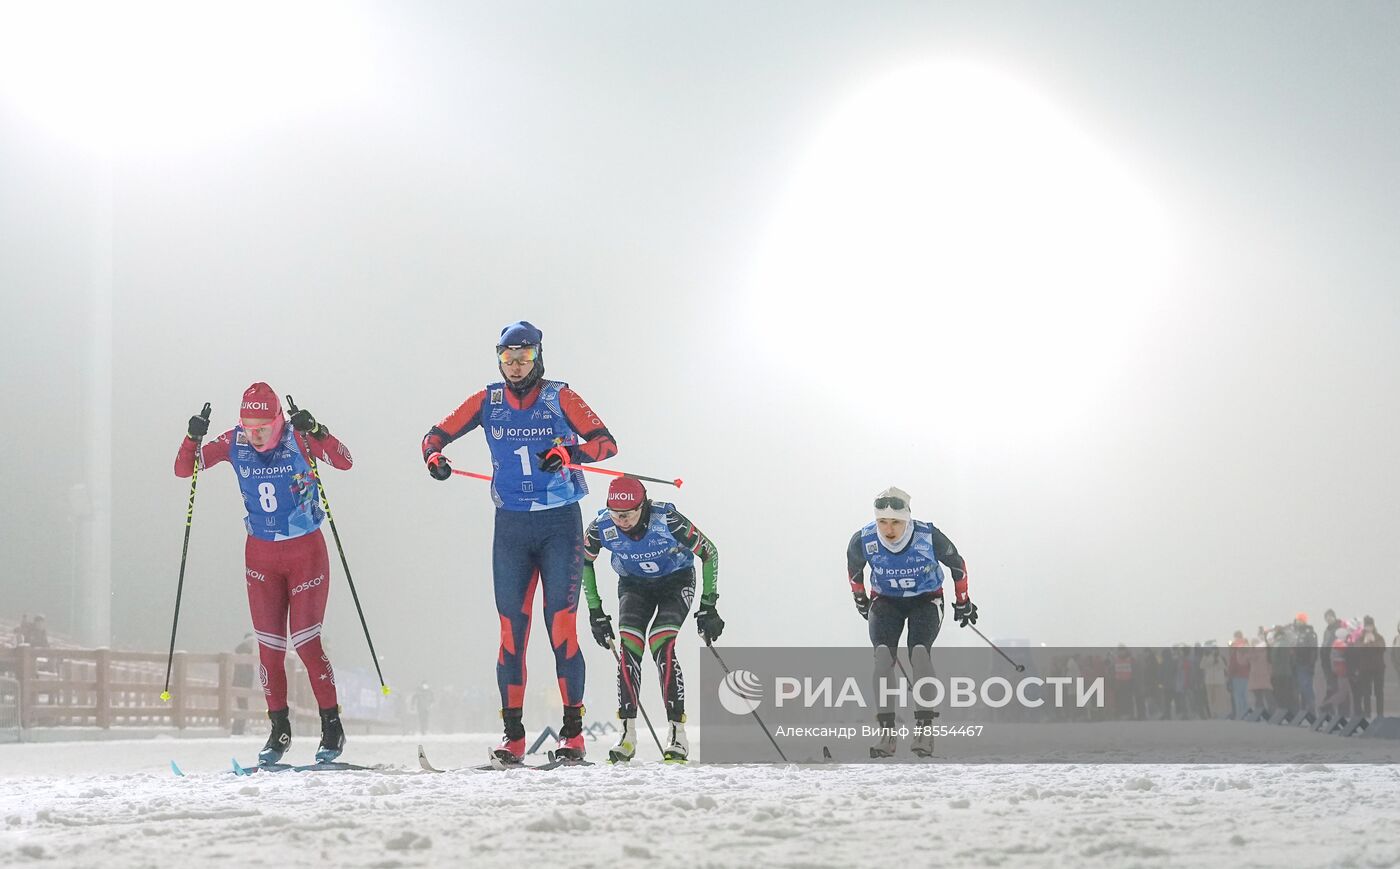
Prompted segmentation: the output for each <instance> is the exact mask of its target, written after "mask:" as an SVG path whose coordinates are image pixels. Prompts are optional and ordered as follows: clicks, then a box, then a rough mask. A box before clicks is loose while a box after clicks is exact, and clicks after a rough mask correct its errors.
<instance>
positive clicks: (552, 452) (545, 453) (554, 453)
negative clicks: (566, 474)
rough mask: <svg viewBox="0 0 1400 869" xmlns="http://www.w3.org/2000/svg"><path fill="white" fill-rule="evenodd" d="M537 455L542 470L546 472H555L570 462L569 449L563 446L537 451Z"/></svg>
mask: <svg viewBox="0 0 1400 869" xmlns="http://www.w3.org/2000/svg"><path fill="white" fill-rule="evenodd" d="M535 456H536V457H537V458H539V460H540V470H541V471H544V472H545V473H546V474H553V473H555V472H556V471H559V470H561V469H563V467H564V465H565V464H567V463H568V461H569V449H568V447H563V446H558V447H550V448H549V449H547V450H541V451H540V452H538V453H535Z"/></svg>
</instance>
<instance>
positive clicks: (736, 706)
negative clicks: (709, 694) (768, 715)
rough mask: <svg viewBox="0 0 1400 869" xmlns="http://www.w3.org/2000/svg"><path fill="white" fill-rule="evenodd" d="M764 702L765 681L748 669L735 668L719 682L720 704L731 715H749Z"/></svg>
mask: <svg viewBox="0 0 1400 869" xmlns="http://www.w3.org/2000/svg"><path fill="white" fill-rule="evenodd" d="M762 702H763V683H762V682H760V681H759V678H758V677H757V676H755V675H754V674H753V673H751V672H749V671H748V670H735V671H734V672H732V673H729V674H727V675H726V676H725V677H724V680H723V681H722V682H720V683H719V705H721V706H723V707H724V711H725V712H728V713H729V714H731V715H748V714H749V713H750V712H753V711H754V710H756V709H758V704H760V703H762Z"/></svg>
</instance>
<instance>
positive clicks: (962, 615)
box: [953, 600, 977, 628]
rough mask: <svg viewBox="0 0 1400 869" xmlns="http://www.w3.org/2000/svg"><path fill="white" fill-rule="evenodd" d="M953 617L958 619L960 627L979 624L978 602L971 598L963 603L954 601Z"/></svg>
mask: <svg viewBox="0 0 1400 869" xmlns="http://www.w3.org/2000/svg"><path fill="white" fill-rule="evenodd" d="M953 618H954V620H956V621H957V623H958V627H960V628H965V627H967V626H968V625H975V624H977V604H975V603H973V602H972V601H970V600H965V601H962V602H961V603H959V602H957V601H954V603H953Z"/></svg>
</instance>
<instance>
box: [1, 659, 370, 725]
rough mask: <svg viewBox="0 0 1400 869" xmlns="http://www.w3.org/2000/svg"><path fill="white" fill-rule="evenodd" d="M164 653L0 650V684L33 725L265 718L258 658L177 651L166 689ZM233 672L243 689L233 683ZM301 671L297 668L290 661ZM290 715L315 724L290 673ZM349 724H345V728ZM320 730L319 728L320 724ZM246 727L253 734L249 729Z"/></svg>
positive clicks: (310, 698) (309, 697)
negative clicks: (8, 686) (13, 687)
mask: <svg viewBox="0 0 1400 869" xmlns="http://www.w3.org/2000/svg"><path fill="white" fill-rule="evenodd" d="M165 664H166V654H165V653H163V652H122V651H113V650H111V649H57V648H36V647H33V646H27V645H21V646H18V647H14V648H7V649H0V679H3V678H5V677H8V678H9V679H13V680H15V683H16V684H17V686H18V690H17V694H18V697H17V701H16V705H17V709H18V724H19V727H20V728H21V730H24V729H28V728H33V727H99V728H104V729H105V728H111V727H173V728H176V729H184V728H189V727H207V728H214V727H217V728H221V729H225V730H227V729H229V728H230V727H232V725H233V722H234V721H235V720H239V719H244V720H247V719H264V718H265V717H266V715H267V706H266V704H265V702H264V700H263V691H262V687H261V684H260V683H259V681H258V679H257V677H256V676H253V677H252V678H251V679H249V678H248V677H247V673H249V672H251V673H253V674H256V673H257V671H258V656H257V655H253V654H249V655H239V654H234V653H231V652H221V653H218V654H190V653H187V652H176V653H175V658H174V661H173V664H172V667H171V671H170V700H169V701H168V702H167V701H164V700H161V698H160V695H161V692H162V691H163V690H164V687H165ZM235 668H240V669H241V668H248V669H247V670H243V671H242V675H243V676H244V678H243V679H241V680H239V681H242V682H244V683H245V685H243V686H235V685H234V673H235ZM293 668H294V669H296V670H299V669H300V668H299V662H294V663H293ZM288 695H289V696H288V700H289V705H290V706H291V708H292V712H293V715H294V716H296V717H300V718H311V719H315V718H316V700H315V696H314V695H313V694H312V692H311V688H310V684H309V683H308V682H307V680H306V677H305V676H304V675H300V676H299V677H298V674H297V673H296V672H293V673H290V674H289V675H288ZM350 723H351V721H350V720H349V719H347V721H346V724H347V725H349V724H350ZM318 726H319V725H318ZM250 729H253V730H259V729H261V728H260V727H259V725H257V724H253V725H251V726H250Z"/></svg>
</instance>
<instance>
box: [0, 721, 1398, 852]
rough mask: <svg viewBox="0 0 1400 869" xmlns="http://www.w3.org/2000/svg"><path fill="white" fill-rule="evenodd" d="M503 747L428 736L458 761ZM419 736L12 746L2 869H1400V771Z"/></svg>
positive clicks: (463, 752)
mask: <svg viewBox="0 0 1400 869" xmlns="http://www.w3.org/2000/svg"><path fill="white" fill-rule="evenodd" d="M492 741H493V739H492V738H491V737H488V736H485V735H481V736H477V737H444V738H441V739H438V740H430V741H429V742H428V743H427V745H428V750H429V752H430V753H431V756H432V757H433V758H434V760H435V761H436V762H440V763H444V764H449V765H454V766H455V765H465V764H470V763H474V762H475V761H476V760H477V759H478V758H480V757H484V756H485V748H486V746H487V745H489V744H490V743H491V742H492ZM416 742H417V739H410V738H404V739H398V738H372V737H359V738H357V739H352V742H351V746H352V749H353V751H352V754H353V759H354V760H355V761H357V762H361V763H389V764H392V765H393V767H392V768H391V769H388V770H384V771H374V772H354V771H350V772H330V773H286V774H282V775H275V776H273V775H270V776H260V777H256V778H241V777H238V776H235V775H232V774H231V773H228V772H225V771H224V770H226V769H227V768H228V757H229V756H230V755H231V754H233V753H234V752H235V751H236V750H237V749H239V748H246V745H245V743H246V740H244V741H242V742H235V741H233V740H218V739H215V740H162V741H159V742H157V741H151V740H147V741H142V742H115V743H55V744H48V745H24V746H0V865H6V866H9V865H36V866H38V865H44V866H103V867H123V869H124V867H138V866H161V865H174V864H176V863H179V864H181V865H201V866H241V865H249V864H251V863H253V862H258V863H262V864H267V865H279V866H286V867H302V866H306V867H310V866H321V865H326V864H327V863H334V864H335V865H338V866H364V867H382V869H388V867H400V866H404V867H407V866H439V865H441V866H446V865H465V864H467V863H468V862H470V863H471V864H472V865H507V864H511V865H514V866H517V867H518V866H523V865H536V864H540V865H568V866H600V867H602V866H609V867H610V866H617V865H636V866H641V865H645V864H655V863H658V862H660V863H665V864H672V863H675V864H683V865H690V866H812V867H816V866H831V867H847V866H860V865H874V864H878V865H885V866H911V865H912V866H928V865H935V866H936V865H948V866H1009V867H1010V866H1015V867H1020V866H1060V865H1074V866H1104V867H1123V866H1173V867H1175V866H1231V867H1234V866H1261V867H1262V866H1280V865H1290V866H1357V867H1387V866H1397V867H1400V800H1398V799H1397V794H1400V769H1397V768H1396V767H1393V766H1384V765H1351V766H1343V765H1321V764H1302V765H1270V766H1262V765H1260V766H1245V765H1235V766H1167V765H1132V766H1126V765H1121V766H1114V765H1111V766H1104V765H1077V766H1076V765H1035V766H1026V765H1009V764H1008V765H988V764H979V765H943V764H938V763H936V762H935V763H929V764H919V765H915V764H883V765H862V766H845V765H823V766H787V767H783V766H705V765H703V764H698V763H697V764H691V765H689V766H678V765H666V764H661V763H639V764H635V765H632V766H629V767H609V766H607V765H605V764H599V765H597V766H592V767H579V768H570V769H562V770H556V771H552V772H550V773H548V774H538V775H537V774H528V773H527V774H520V773H505V774H501V773H475V772H460V773H449V774H434V773H425V772H422V771H421V770H419V769H418V768H417V762H416V749H415V743H416ZM299 747H300V748H306V750H307V751H310V750H311V748H310V747H307V746H299ZM299 747H298V746H294V748H293V753H295V752H296V751H297V750H298V748H299ZM591 750H592V751H593V753H594V754H600V753H601V751H602V749H601V747H594V748H593V749H591ZM170 756H175V757H176V758H177V759H178V760H180V762H181V766H182V767H183V768H184V770H185V772H186V777H185V778H177V777H175V776H174V775H172V774H171V773H170V772H169V769H168V766H167V761H168V759H169V757H170ZM84 763H86V764H87V768H88V770H90V772H87V773H83V772H75V768H80V767H82V766H83V764H84ZM45 768H47V769H49V770H51V771H53V772H54V773H56V774H43V773H42V772H41V770H43V769H45ZM250 849H256V852H254V851H252V850H250Z"/></svg>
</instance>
